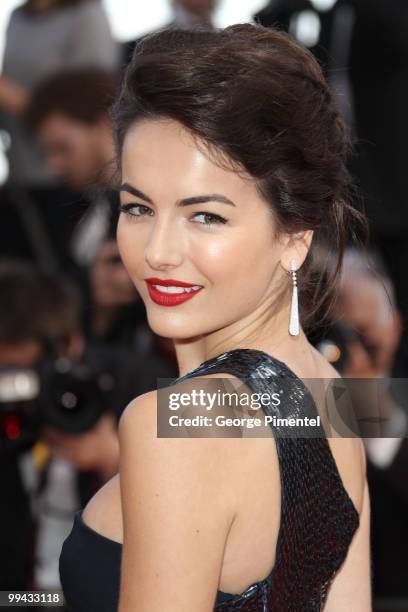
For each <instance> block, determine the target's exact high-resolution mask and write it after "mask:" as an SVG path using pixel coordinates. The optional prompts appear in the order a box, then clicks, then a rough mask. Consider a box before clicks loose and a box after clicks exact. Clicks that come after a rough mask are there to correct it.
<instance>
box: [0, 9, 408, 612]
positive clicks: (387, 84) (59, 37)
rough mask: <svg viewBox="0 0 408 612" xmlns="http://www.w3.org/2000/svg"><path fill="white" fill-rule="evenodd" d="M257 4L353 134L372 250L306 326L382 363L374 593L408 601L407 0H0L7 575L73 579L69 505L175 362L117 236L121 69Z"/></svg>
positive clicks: (347, 367) (55, 584) (350, 267)
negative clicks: (168, 41) (165, 36)
mask: <svg viewBox="0 0 408 612" xmlns="http://www.w3.org/2000/svg"><path fill="white" fill-rule="evenodd" d="M246 21H256V22H258V23H261V24H263V25H264V26H266V27H272V26H275V27H280V28H283V29H285V30H287V31H288V32H290V33H291V34H292V35H293V36H294V37H295V38H297V40H298V41H299V42H300V43H301V44H302V45H304V46H306V47H307V48H309V49H310V51H311V52H312V53H314V54H315V56H316V57H317V59H318V61H319V62H320V64H321V66H322V68H323V70H324V71H325V74H326V76H327V78H328V80H329V83H330V85H331V87H332V89H333V92H334V94H335V96H336V100H337V103H338V107H339V109H340V111H341V113H342V114H343V116H344V118H345V119H346V121H347V124H348V126H349V129H350V133H351V135H352V137H353V139H354V141H355V151H354V155H353V158H352V159H351V160H350V170H351V171H352V173H353V176H354V179H355V183H356V186H357V190H356V203H358V204H359V206H361V207H363V208H364V210H365V212H366V214H367V216H368V218H369V224H370V244H369V251H368V253H366V252H363V251H362V250H359V249H358V248H357V247H355V246H354V247H353V246H351V245H350V246H349V247H348V248H347V252H346V256H345V259H344V268H343V271H342V276H341V279H340V285H339V288H340V292H339V300H338V302H337V305H336V308H335V309H334V310H333V313H332V315H331V318H330V321H328V322H327V324H326V325H325V326H324V327H323V326H322V327H321V328H320V329H318V330H315V331H314V332H313V334H310V340H311V342H312V343H313V344H314V345H315V346H316V347H317V348H318V349H319V350H320V351H321V352H322V353H323V354H324V355H325V356H326V357H327V359H328V360H329V361H331V362H332V363H333V365H334V366H335V367H336V368H337V369H338V370H339V371H340V372H341V373H342V375H343V376H345V377H349V378H370V379H371V378H378V379H381V380H382V381H383V382H384V384H383V386H382V389H383V391H382V395H381V398H380V403H381V410H382V414H383V416H384V417H385V418H386V429H385V434H384V433H383V437H382V438H367V439H365V440H364V442H365V445H366V450H367V458H368V468H367V470H368V480H369V486H370V492H371V511H372V518H371V520H372V526H371V540H372V576H373V592H374V610H375V611H377V610H378V611H380V610H383V611H384V610H388V611H394V610H404V611H405V612H408V521H407V519H406V517H407V516H408V445H407V407H406V402H405V401H404V394H398V393H395V392H393V389H392V385H391V381H393V380H396V379H400V380H404V379H406V378H407V372H408V337H407V319H408V275H407V273H406V267H407V264H408V203H407V201H406V198H407V194H408V172H407V170H406V163H407V161H408V156H407V153H406V144H407V142H408V113H407V108H408V3H407V2H406V0H393V2H392V3H390V2H387V1H386V0H271V1H270V2H266V1H265V0H258V1H255V0H239V1H237V0H218V1H216V0H149V2H144V1H143V0H139V1H137V2H136V1H135V0H104V1H99V0H27V1H21V0H20V1H18V0H2V1H1V3H0V60H1V76H0V491H1V494H0V542H1V547H0V591H1V590H36V589H38V590H41V589H60V583H59V574H58V558H59V554H60V550H61V545H62V542H63V540H64V539H65V538H66V536H67V535H68V533H69V531H70V530H71V527H72V522H73V517H74V514H75V512H76V511H77V510H79V509H80V508H82V507H84V506H85V505H86V503H87V502H88V500H89V499H90V498H91V497H92V496H93V495H94V494H95V493H96V491H97V490H98V489H99V488H100V487H101V486H102V485H103V484H105V483H106V482H107V481H108V480H109V479H110V478H112V476H114V475H115V474H116V473H117V471H118V440H117V423H118V419H119V418H120V415H121V413H122V411H123V409H124V408H125V406H126V405H127V403H128V402H129V401H130V400H131V399H133V398H134V397H136V396H137V395H139V394H141V393H144V392H146V391H149V390H151V389H155V388H157V378H170V379H171V378H173V377H176V376H177V374H178V372H177V364H176V360H175V357H174V353H173V348H172V344H171V342H170V341H168V340H166V339H162V338H159V337H157V336H156V335H155V334H153V333H152V332H151V330H150V329H149V327H148V325H147V322H146V317H145V309H144V306H143V304H142V302H141V300H140V298H139V297H138V295H137V293H136V291H135V289H134V287H133V285H132V283H131V281H130V279H129V277H128V275H127V273H126V270H125V269H124V267H123V265H122V263H121V260H120V257H119V253H118V249H117V246H116V241H115V226H116V221H117V206H118V199H117V197H118V196H117V193H116V191H115V190H113V189H112V186H111V185H112V176H113V174H114V166H113V164H112V159H113V154H114V150H113V140H112V135H111V124H110V118H109V107H110V105H111V103H112V100H113V98H114V96H115V92H116V89H117V85H118V82H119V79H120V76H121V73H122V71H123V69H124V67H125V66H126V64H127V62H128V61H129V59H130V57H131V54H132V52H133V49H134V46H135V43H136V42H137V41H138V40H140V37H142V36H143V35H144V34H146V33H148V32H151V31H154V30H155V29H157V28H159V27H162V26H168V27H181V28H190V27H199V26H200V25H204V26H206V27H207V26H209V27H219V26H220V27H222V26H226V25H229V24H232V23H237V22H246ZM357 200H358V202H357ZM356 406H357V409H361V410H362V411H363V410H364V398H361V397H360V398H356ZM38 609H41V608H38ZM59 609H60V610H61V608H59Z"/></svg>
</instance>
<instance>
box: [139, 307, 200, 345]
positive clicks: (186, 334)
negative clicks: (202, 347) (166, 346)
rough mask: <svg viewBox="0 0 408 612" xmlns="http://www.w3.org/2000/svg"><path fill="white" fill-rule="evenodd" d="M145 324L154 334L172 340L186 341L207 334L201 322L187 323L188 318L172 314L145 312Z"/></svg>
mask: <svg viewBox="0 0 408 612" xmlns="http://www.w3.org/2000/svg"><path fill="white" fill-rule="evenodd" d="M169 315H170V316H169ZM147 322H148V324H149V327H150V329H151V330H152V331H153V332H154V333H155V334H157V335H158V336H161V337H162V338H171V339H172V340H186V339H188V338H193V337H195V336H199V335H202V334H205V333H207V330H204V329H203V325H202V322H201V323H200V322H198V321H197V320H195V321H189V320H188V317H185V316H182V315H176V313H174V312H173V313H168V314H167V313H164V314H162V313H160V314H156V313H155V314H153V313H152V312H150V313H149V311H148V310H147Z"/></svg>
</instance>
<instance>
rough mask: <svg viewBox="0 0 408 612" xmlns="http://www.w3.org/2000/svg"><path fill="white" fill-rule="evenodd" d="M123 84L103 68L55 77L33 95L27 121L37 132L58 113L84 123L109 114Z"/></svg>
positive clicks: (51, 76)
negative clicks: (120, 85) (48, 119)
mask: <svg viewBox="0 0 408 612" xmlns="http://www.w3.org/2000/svg"><path fill="white" fill-rule="evenodd" d="M118 84H119V79H118V75H117V74H116V73H113V72H110V71H107V70H104V69H102V68H72V69H70V70H63V71H61V72H57V73H54V74H52V75H50V76H49V77H47V78H46V79H44V80H43V81H41V82H40V83H39V84H38V85H37V86H36V87H35V88H34V90H33V91H32V94H31V96H30V101H29V104H28V107H27V109H26V112H25V117H24V118H25V121H26V123H27V124H28V125H29V126H30V128H31V129H33V130H36V129H38V128H39V127H40V125H41V124H42V123H43V122H44V121H45V120H46V119H47V118H48V117H49V116H50V115H52V114H54V113H58V114H62V115H65V116H67V117H69V118H71V119H75V120H77V121H81V122H83V123H88V124H92V123H95V122H96V121H97V120H98V119H99V117H100V116H101V115H103V114H108V112H109V108H110V106H111V105H112V102H113V100H114V97H115V95H116V93H117V87H118Z"/></svg>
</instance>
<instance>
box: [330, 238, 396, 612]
mask: <svg viewBox="0 0 408 612" xmlns="http://www.w3.org/2000/svg"><path fill="white" fill-rule="evenodd" d="M333 319H334V321H335V323H336V324H341V325H342V326H345V327H343V329H344V330H345V331H346V330H347V336H344V340H345V345H344V350H343V352H344V355H343V362H342V366H341V368H339V369H340V370H341V374H342V376H343V377H345V378H359V379H363V380H362V385H363V384H364V379H379V382H380V383H381V385H380V386H377V387H376V389H377V391H378V395H376V399H378V402H379V414H381V417H382V418H383V419H385V420H384V422H383V424H382V429H381V432H382V437H374V438H369V437H365V438H363V441H364V443H365V446H366V450H367V457H368V465H367V478H368V483H369V488H370V499H371V525H372V528H371V534H372V536H371V539H372V566H373V593H374V597H375V600H374V610H375V611H377V610H378V612H379V611H380V610H381V611H387V612H392V611H393V610H402V609H404V610H405V609H407V608H405V607H404V608H403V607H401V605H403V602H404V601H405V604H406V603H407V602H408V586H407V580H406V577H407V575H408V561H407V559H408V557H407V553H406V551H407V549H408V525H407V520H406V517H407V513H408V480H407V474H408V439H407V435H408V427H407V423H408V418H407V416H408V415H407V409H406V395H407V393H406V392H407V388H406V386H404V387H403V388H402V393H401V390H400V392H399V393H398V396H401V397H398V396H397V394H396V393H395V388H394V392H391V390H390V389H389V385H388V384H387V380H388V379H389V377H390V376H391V371H392V368H393V362H394V359H395V354H396V350H397V348H398V344H399V340H400V336H401V331H402V321H403V318H402V315H401V313H400V312H399V310H398V308H397V305H396V300H395V291H394V287H393V284H392V281H391V280H390V277H389V274H388V271H387V270H386V267H385V265H384V262H383V261H382V259H381V257H380V255H379V254H378V253H376V252H375V251H371V252H369V253H368V256H367V255H366V254H364V253H362V252H361V251H359V250H357V249H355V248H348V249H347V250H346V252H345V256H344V260H343V269H342V273H341V280H340V285H339V296H338V301H337V304H336V308H335V311H334V313H333ZM334 365H335V366H336V363H334ZM336 367H337V366H336ZM383 383H384V384H383ZM350 391H351V392H352V401H353V407H354V408H356V410H357V412H358V413H360V414H361V415H363V416H367V406H366V403H367V397H368V395H367V394H365V395H364V393H363V394H361V393H360V394H358V393H357V394H356V393H354V392H353V388H352V387H351V388H350ZM357 391H358V390H357ZM404 392H405V393H404ZM363 395H364V397H363ZM404 400H405V401H404ZM403 406H404V407H403ZM370 408H371V409H372V411H374V406H370Z"/></svg>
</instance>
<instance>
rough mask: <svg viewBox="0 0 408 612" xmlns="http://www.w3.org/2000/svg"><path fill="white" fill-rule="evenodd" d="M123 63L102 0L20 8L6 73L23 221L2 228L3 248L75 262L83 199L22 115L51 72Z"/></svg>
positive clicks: (1, 112) (61, 0)
mask: <svg viewBox="0 0 408 612" xmlns="http://www.w3.org/2000/svg"><path fill="white" fill-rule="evenodd" d="M118 63H119V49H118V46H117V44H116V43H115V41H114V40H113V38H112V35H111V32H110V29H109V25H108V21H107V17H106V15H105V12H104V10H103V7H102V4H101V2H100V1H99V0H27V2H25V3H24V4H23V5H22V6H19V7H18V8H16V9H15V10H14V11H13V13H12V15H11V18H10V21H9V24H8V27H7V32H6V42H5V52H4V62H3V72H2V76H1V78H0V124H1V127H2V128H3V129H4V130H6V131H7V132H9V134H10V136H11V146H10V148H9V151H8V157H9V181H8V185H7V188H6V189H3V190H2V192H1V194H0V198H1V205H2V208H3V211H2V212H4V213H5V215H6V217H5V218H6V222H7V225H8V228H10V227H11V226H13V228H15V229H14V231H8V233H6V232H5V231H4V230H3V232H2V240H1V244H2V247H1V252H2V253H3V254H6V255H12V256H19V257H21V256H23V257H26V258H29V259H35V260H36V261H37V262H38V263H39V264H40V265H41V266H42V267H43V268H45V269H49V270H50V271H51V270H52V269H53V270H55V269H56V268H57V265H59V267H60V268H63V269H67V266H69V265H73V262H72V260H71V259H70V257H69V253H68V252H67V251H66V250H65V249H64V246H63V245H64V242H65V240H66V239H67V237H69V236H70V234H71V232H72V231H73V228H74V224H75V221H76V220H77V219H78V217H79V216H80V214H81V212H82V210H83V203H81V202H80V198H79V196H78V195H77V194H76V193H75V192H71V191H70V190H68V189H67V188H66V187H62V186H61V185H60V184H59V182H58V180H56V177H55V176H53V175H52V173H51V172H50V171H49V168H48V166H47V164H46V163H45V160H44V156H43V152H42V151H41V147H40V146H39V144H38V143H37V142H36V139H35V137H34V136H33V134H32V133H31V131H30V130H29V129H28V128H27V126H26V125H25V124H24V122H23V121H22V115H23V113H24V111H25V109H26V107H27V104H29V100H30V95H31V92H32V90H33V88H34V87H35V86H36V85H37V84H38V83H39V82H40V81H41V80H43V79H44V78H46V77H47V76H49V75H50V74H52V73H55V72H58V71H60V70H62V69H69V68H78V67H99V68H105V69H109V70H112V69H114V68H116V67H117V66H118ZM27 208H29V209H30V210H29V211H27ZM3 218H4V217H3ZM17 228H21V231H20V233H19V235H16V234H17ZM24 233H25V234H28V236H25V235H22V234H24ZM3 234H4V235H3ZM51 260H53V261H54V264H52V263H50V261H51Z"/></svg>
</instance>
